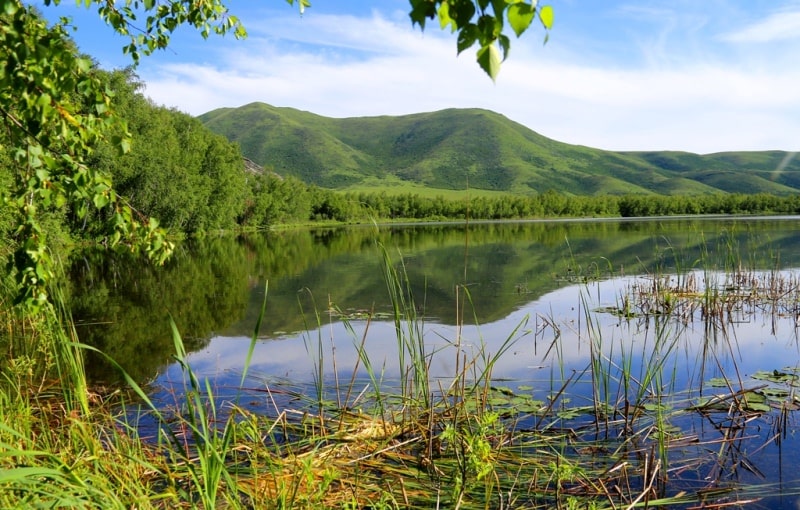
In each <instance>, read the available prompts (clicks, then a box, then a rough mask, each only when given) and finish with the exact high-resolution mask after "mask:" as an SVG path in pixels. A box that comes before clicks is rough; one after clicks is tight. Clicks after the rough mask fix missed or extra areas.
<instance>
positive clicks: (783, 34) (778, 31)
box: [721, 11, 800, 43]
mask: <svg viewBox="0 0 800 510" xmlns="http://www.w3.org/2000/svg"><path fill="white" fill-rule="evenodd" d="M798 38H800V11H794V12H777V13H774V14H772V15H770V16H768V17H767V18H765V19H763V20H761V21H757V22H755V23H753V24H750V25H748V26H747V27H745V28H742V29H740V30H736V31H733V32H728V33H726V34H723V35H722V36H721V39H722V40H724V41H728V42H735V43H768V42H775V41H785V40H789V39H798Z"/></svg>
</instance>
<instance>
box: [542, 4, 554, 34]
mask: <svg viewBox="0 0 800 510" xmlns="http://www.w3.org/2000/svg"><path fill="white" fill-rule="evenodd" d="M539 19H540V20H541V22H542V25H543V26H544V28H546V29H547V30H550V29H552V28H553V8H552V7H551V6H549V5H544V6H542V7H541V8H539Z"/></svg>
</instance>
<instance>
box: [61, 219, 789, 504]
mask: <svg viewBox="0 0 800 510" xmlns="http://www.w3.org/2000/svg"><path fill="white" fill-rule="evenodd" d="M379 246H383V247H385V249H386V252H387V253H388V254H389V257H390V258H391V259H392V261H393V263H394V265H395V267H398V268H400V270H401V271H404V273H405V274H406V275H407V279H408V282H409V286H410V288H411V289H412V293H413V295H414V300H415V303H416V308H417V313H418V314H419V316H420V318H421V321H420V327H421V328H422V331H423V338H424V342H425V345H426V348H427V349H428V350H429V352H433V351H437V354H436V355H435V356H433V358H432V363H431V366H432V371H433V374H434V375H435V376H436V377H439V378H441V379H442V380H444V381H446V380H447V379H448V377H450V376H452V374H453V373H454V365H455V360H456V359H457V356H458V353H462V355H463V354H466V355H467V356H468V357H470V358H471V357H474V356H477V357H480V355H481V353H485V354H487V355H490V354H491V353H496V352H498V351H499V350H500V349H501V348H502V347H503V346H504V345H505V342H506V341H508V340H509V339H511V340H512V341H513V344H512V345H511V347H510V348H509V349H508V351H507V352H506V353H505V354H504V355H503V356H502V357H501V358H500V359H499V361H498V362H497V364H496V365H495V367H494V370H493V376H494V377H495V378H497V379H499V380H500V379H502V383H500V382H498V385H500V384H502V385H504V386H507V387H508V388H509V389H510V390H511V391H513V392H515V394H517V395H521V396H525V397H526V398H527V397H529V398H530V399H531V400H532V401H537V402H538V401H541V402H549V400H548V399H554V400H555V402H554V408H560V409H563V410H564V411H565V413H564V414H563V415H562V416H563V417H564V418H563V420H567V421H568V423H569V426H572V427H581V426H583V425H585V424H586V423H588V422H590V421H591V419H593V417H589V416H585V415H582V414H581V413H580V412H576V413H573V414H569V413H568V411H569V410H575V409H578V408H580V407H581V406H586V405H589V404H591V402H593V401H595V400H597V399H599V400H600V401H602V402H606V403H608V405H609V406H611V407H612V408H619V407H620V406H624V405H641V406H647V405H651V406H652V405H663V406H665V407H666V408H668V409H686V408H688V407H689V406H691V405H694V404H697V403H701V402H704V401H705V400H704V399H708V398H713V397H714V396H715V395H724V394H729V393H731V392H736V391H739V390H741V389H742V388H745V389H753V388H756V389H757V392H756V393H753V397H754V399H755V398H758V402H757V403H754V404H753V405H754V406H755V407H756V408H758V409H764V410H766V409H770V408H772V409H773V411H772V412H767V413H764V414H762V415H761V416H760V417H758V418H757V419H755V420H753V421H752V422H749V423H748V424H747V426H746V427H744V426H742V427H740V426H739V425H738V424H732V423H731V422H730V421H729V420H728V421H726V420H727V418H726V416H727V414H726V413H723V412H722V411H720V410H719V409H718V410H717V411H719V412H708V413H697V412H691V413H688V412H686V413H680V412H677V411H676V412H670V413H668V415H669V422H670V423H669V425H670V426H671V427H675V429H676V430H677V429H680V430H681V431H682V434H683V436H684V437H696V438H697V441H696V442H693V443H689V444H687V446H686V447H684V448H676V449H674V450H673V451H672V453H671V455H672V458H671V459H670V466H671V468H672V469H673V470H674V473H673V474H672V475H671V478H672V479H673V480H675V479H677V480H680V481H681V483H682V485H681V487H682V488H683V489H686V490H692V489H698V488H701V487H707V486H708V484H709V480H713V479H714V477H715V476H717V474H716V472H715V471H714V469H718V468H720V467H725V468H726V469H725V473H726V474H725V475H724V476H725V477H727V478H730V479H731V480H720V482H725V481H737V482H743V483H758V484H764V483H771V484H775V487H776V490H775V491H774V493H775V494H778V495H777V496H775V497H774V498H772V499H767V500H762V501H761V502H760V503H759V504H758V505H763V506H762V507H763V508H781V507H783V508H796V504H797V502H796V501H795V498H796V496H795V494H796V493H797V492H799V491H800V481H798V480H800V476H799V475H798V474H797V473H796V471H797V467H798V466H800V460H797V459H800V456H798V455H799V454H800V448H798V442H797V437H796V435H797V416H796V414H797V413H796V412H795V411H794V409H795V408H796V407H798V403H800V399H798V398H797V397H795V390H796V386H797V384H798V383H797V379H798V378H797V377H796V376H797V375H798V374H800V343H798V322H797V321H798V313H800V303H798V299H800V291H798V290H797V289H796V287H797V285H796V283H797V281H798V277H797V274H798V271H800V269H798V268H800V219H797V218H766V219H753V218H750V219H732V218H717V219H705V220H689V219H668V220H647V221H553V222H530V223H503V224H496V223H493V224H471V225H469V226H465V225H463V224H453V225H417V226H391V227H381V228H379V229H376V228H374V227H372V228H367V227H363V228H343V229H326V230H303V231H293V232H282V233H270V234H265V235H258V236H246V237H239V238H232V237H222V238H209V239H205V240H202V241H200V242H197V243H195V244H193V245H191V246H186V247H184V248H182V250H181V252H180V253H178V254H177V256H176V257H175V259H174V260H172V261H171V262H170V263H169V265H168V266H167V267H166V268H160V269H153V268H149V267H140V266H134V265H132V264H131V263H130V262H129V261H127V260H124V259H112V260H109V259H100V258H95V257H93V256H91V255H85V256H82V257H80V258H76V260H74V262H73V265H72V282H73V283H72V286H71V294H72V303H73V304H72V308H73V313H74V315H75V318H76V320H77V321H78V323H79V332H80V334H81V336H82V339H83V340H84V341H86V342H88V343H91V344H94V345H96V346H98V347H99V348H101V349H102V350H104V351H105V352H106V353H108V354H110V355H111V356H112V357H114V358H115V359H117V360H118V361H119V362H121V363H122V365H123V366H125V367H126V369H127V370H128V371H129V372H130V373H131V374H133V375H134V376H135V377H137V378H138V379H139V380H142V381H150V382H152V384H153V385H152V387H153V392H154V396H155V397H156V398H163V399H164V401H165V402H170V401H171V399H174V395H175V392H176V391H180V390H179V389H176V388H175V386H174V385H173V383H175V382H178V381H180V380H181V373H180V370H179V368H178V367H176V366H175V365H172V364H170V356H171V354H172V339H171V336H170V327H169V322H168V320H169V317H170V316H171V317H173V318H174V320H175V322H176V323H177V325H178V327H179V329H180V331H181V333H182V335H183V337H184V340H185V342H186V344H187V348H188V349H190V350H191V354H190V356H189V361H190V363H191V365H192V367H193V369H194V370H195V371H196V372H197V373H198V374H199V375H201V376H203V377H209V378H211V379H212V380H213V381H214V385H215V387H216V388H217V389H218V392H219V393H220V394H224V393H226V392H229V393H230V394H236V393H237V392H238V391H239V389H240V385H239V382H240V379H241V374H242V366H243V363H244V360H245V359H246V357H247V352H248V349H249V346H250V338H251V336H252V335H253V330H254V327H255V324H256V318H257V316H258V314H259V311H260V309H261V304H262V303H263V301H264V297H265V291H266V292H267V300H266V303H267V305H266V314H265V316H264V320H263V324H262V326H261V328H260V330H259V331H258V332H257V334H258V338H259V341H258V342H257V344H256V346H255V350H254V353H253V357H252V363H251V366H250V369H249V372H248V374H249V377H248V379H247V383H246V385H247V386H248V387H249V388H252V389H255V390H263V389H264V388H270V387H279V386H281V385H289V386H291V387H293V388H295V389H298V388H299V390H300V391H304V389H305V390H307V391H308V392H312V391H313V389H312V386H313V384H312V383H313V378H314V374H315V373H316V372H315V368H316V365H315V362H316V360H322V362H323V365H324V367H323V368H324V377H325V383H326V385H328V386H330V387H333V386H335V384H336V381H337V379H339V380H340V381H348V380H349V378H350V377H351V374H352V372H353V367H354V366H356V365H357V360H358V354H357V352H356V349H355V347H354V346H355V345H357V344H359V343H360V342H361V341H362V338H365V339H366V340H365V341H364V342H365V343H364V345H365V348H366V350H367V352H368V353H369V357H370V360H371V361H372V364H373V366H376V367H380V368H381V370H383V374H384V379H385V383H386V384H387V385H391V384H396V382H397V381H398V380H399V378H400V367H398V363H397V342H396V334H395V326H394V323H393V322H391V321H390V320H389V319H388V316H387V314H388V313H389V312H390V311H391V303H390V301H389V298H388V292H387V286H386V281H385V278H384V270H383V257H382V254H381V250H380V248H379ZM734 269H736V270H739V271H740V273H741V274H744V275H749V276H751V277H753V278H755V279H757V280H758V281H762V282H774V284H775V285H773V287H774V288H773V290H774V293H775V294H774V300H773V301H771V302H769V303H764V302H758V303H757V302H754V301H748V300H740V301H739V304H737V305H735V306H733V305H732V306H730V307H728V308H727V309H726V313H725V314H724V315H723V316H720V317H716V318H715V317H713V316H712V317H709V316H708V314H706V313H704V310H703V308H702V306H700V305H696V306H694V307H693V308H690V307H687V308H685V309H683V311H682V312H681V313H680V314H678V315H679V316H680V317H679V318H678V319H676V318H675V315H674V314H673V315H669V316H668V315H666V314H663V315H659V314H656V313H649V314H643V313H641V312H642V311H645V310H644V308H638V309H637V308H636V306H637V305H636V301H635V297H636V296H637V295H639V293H640V291H642V289H647V288H651V287H652V285H653V281H654V277H656V276H659V275H666V276H667V279H666V280H664V284H665V285H667V286H673V287H675V288H677V287H678V286H680V285H681V284H684V285H686V284H687V281H688V280H691V282H693V284H694V288H696V289H697V290H698V292H702V290H703V289H704V288H705V287H706V286H713V287H714V288H717V289H719V291H720V292H729V293H732V292H734V290H736V291H737V292H748V291H749V292H753V289H752V288H750V285H751V283H752V281H750V282H743V281H735V282H734V281H730V280H728V279H727V277H726V274H729V273H730V272H731V271H732V270H734ZM687 279H688V280H687ZM778 285H781V287H780V288H778ZM457 288H459V289H467V291H468V299H467V298H465V296H466V294H465V293H464V291H463V290H462V291H459V292H457V290H456V289H457ZM675 294H676V296H677V294H678V293H675ZM683 297H684V298H685V297H686V296H683ZM688 300H689V301H690V302H693V303H698V300H699V298H697V299H692V298H690V299H688ZM684 302H686V299H685V300H684ZM626 303H627V304H626ZM640 306H645V305H640ZM649 311H650V312H653V311H654V310H649ZM655 311H658V310H655ZM368 316H371V319H369V320H367V317H368ZM459 317H463V319H459ZM592 353H595V356H594V360H595V363H594V364H592V363H591V357H590V356H591V354H592ZM90 363H91V369H92V376H93V377H95V378H96V379H97V380H114V379H115V377H116V375H115V374H114V372H113V371H112V370H111V369H110V367H108V366H106V365H104V364H103V363H102V362H101V360H99V359H92V360H90ZM648 366H649V367H656V366H657V367H661V370H660V371H659V373H660V374H661V377H660V378H659V379H657V380H650V381H648V376H649V374H650V373H652V371H650V370H648V369H647V367H648ZM599 370H603V371H604V372H605V373H607V374H608V375H607V376H605V377H602V378H594V379H593V377H592V373H593V371H594V372H595V373H597V371H599ZM337 371H338V373H337ZM625 374H627V375H628V377H626V376H625ZM770 374H772V376H773V377H771V378H770V377H769V376H770ZM779 376H781V377H779ZM784 376H785V377H784ZM356 377H357V379H358V380H359V384H366V382H365V381H366V379H365V376H364V374H363V371H361V372H359V373H357V375H356ZM624 380H627V381H628V384H627V386H626V385H625V384H623V383H622V381H624ZM564 385H567V390H566V391H565V392H564V393H559V390H560V389H561V388H562V386H564ZM260 395H261V396H260ZM652 395H662V397H663V395H668V397H667V398H661V399H659V401H658V402H656V401H654V400H652V398H651V397H652ZM247 405H249V406H251V407H252V408H253V409H256V410H261V411H263V412H265V413H269V412H271V407H270V405H268V403H267V400H266V398H265V397H263V393H258V392H254V393H248V396H247ZM759 405H760V406H761V407H758V406H759ZM781 406H784V408H786V409H788V410H789V412H788V413H787V414H786V415H784V417H785V418H786V419H785V420H781V419H779V418H780V414H779V413H778V412H776V411H775V410H774V409H776V408H779V407H781ZM720 409H721V408H720ZM755 410H757V409H755ZM537 421H538V419H537V418H535V417H533V416H531V417H530V423H528V425H529V426H531V427H533V426H542V424H541V423H534V422H537ZM567 421H564V423H559V424H554V426H555V425H558V426H561V425H564V424H565V423H567ZM522 425H523V426H525V422H524V419H523V422H522ZM545 425H546V424H545ZM606 433H608V431H606ZM723 437H725V438H727V439H734V440H736V441H729V442H728V443H726V445H727V446H725V447H722V446H721V445H720V443H716V442H715V441H719V440H721V439H722V438H723ZM745 438H747V439H746V440H745ZM698 458H700V459H705V462H700V463H698V462H696V461H697V459H698ZM710 466H716V468H713V467H710ZM755 507H758V506H755Z"/></svg>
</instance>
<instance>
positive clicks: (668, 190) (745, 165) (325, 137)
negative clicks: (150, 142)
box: [200, 103, 800, 195]
mask: <svg viewBox="0 0 800 510" xmlns="http://www.w3.org/2000/svg"><path fill="white" fill-rule="evenodd" d="M200 120H201V121H202V122H203V123H204V124H205V125H206V126H208V127H209V128H210V129H211V130H212V131H215V132H217V133H219V134H222V135H224V136H226V137H227V138H228V139H230V140H232V141H235V142H237V143H239V145H240V146H241V149H242V153H243V154H244V156H245V157H247V158H249V159H251V160H253V161H255V162H256V163H258V164H260V165H262V166H265V167H267V168H271V169H272V170H274V171H275V172H277V173H279V174H286V175H293V176H296V177H299V178H301V179H303V180H305V181H306V182H310V183H314V184H317V185H320V186H323V187H328V188H338V189H347V188H351V189H353V188H358V189H364V188H368V187H369V186H371V185H372V186H375V187H379V186H381V183H384V184H389V183H391V186H392V187H395V188H397V187H400V188H402V187H403V186H404V185H408V186H409V188H410V187H412V186H417V187H418V186H424V187H427V188H433V189H441V190H448V189H464V188H466V187H467V186H469V188H471V189H483V190H494V191H504V192H513V193H525V194H530V193H542V192H545V191H548V190H554V191H558V192H561V193H567V194H575V195H606V194H615V195H620V194H631V193H636V194H638V193H645V194H646V193H656V194H669V195H678V194H681V195H687V194H691V195H695V194H705V193H719V192H736V193H758V192H767V193H772V194H779V195H780V194H790V193H796V192H797V191H798V190H800V158H798V159H791V160H788V162H787V161H785V160H786V159H787V153H786V152H782V151H763V152H727V153H717V154H709V155H699V154H691V153H685V152H674V151H661V152H612V151H604V150H600V149H593V148H590V147H583V146H578V145H570V144H566V143H561V142H557V141H555V140H551V139H549V138H547V137H544V136H542V135H540V134H538V133H536V132H534V131H532V130H531V129H528V128H527V127H525V126H523V125H521V124H518V123H516V122H514V121H512V120H509V119H508V118H506V117H504V116H502V115H500V114H497V113H494V112H491V111H488V110H480V109H449V110H442V111H438V112H430V113H418V114H413V115H403V116H397V117H389V116H381V117H357V118H346V119H334V118H329V117H322V116H320V115H315V114H313V113H309V112H303V111H300V110H296V109H293V108H278V107H274V106H270V105H267V104H264V103H252V104H248V105H245V106H242V107H239V108H222V109H218V110H213V111H211V112H208V113H205V114H203V115H201V116H200Z"/></svg>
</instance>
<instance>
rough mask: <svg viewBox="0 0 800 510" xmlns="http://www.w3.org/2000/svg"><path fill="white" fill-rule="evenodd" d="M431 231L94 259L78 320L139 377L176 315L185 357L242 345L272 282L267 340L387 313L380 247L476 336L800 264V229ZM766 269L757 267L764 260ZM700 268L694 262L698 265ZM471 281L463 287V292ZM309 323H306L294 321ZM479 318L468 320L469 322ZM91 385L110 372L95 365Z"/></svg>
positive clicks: (672, 224) (242, 242) (79, 289)
mask: <svg viewBox="0 0 800 510" xmlns="http://www.w3.org/2000/svg"><path fill="white" fill-rule="evenodd" d="M465 228H466V227H465V225H464V224H451V225H442V224H438V225H435V224H430V225H417V226H411V227H402V226H388V227H381V228H380V229H375V228H374V227H373V228H367V227H357V228H339V229H313V230H293V231H285V232H271V233H267V234H263V235H248V236H242V237H239V238H235V237H232V236H231V237H224V238H214V239H205V240H201V241H197V242H196V243H192V245H191V246H190V247H187V248H185V249H184V250H183V251H181V252H180V253H178V254H177V256H176V257H175V258H174V260H172V261H171V262H170V264H168V266H167V267H166V268H161V269H155V268H151V267H149V266H141V264H139V263H137V262H135V261H131V260H129V259H127V258H122V257H112V258H110V259H106V260H103V259H101V258H99V257H93V256H90V255H87V256H84V257H82V258H79V259H76V260H75V262H74V263H73V266H72V271H71V275H72V280H73V283H72V295H73V303H72V309H73V313H74V315H75V317H76V319H78V320H80V321H81V322H83V323H89V322H95V323H101V324H99V325H96V326H92V327H89V326H81V327H80V328H79V332H80V333H81V337H82V340H84V341H86V342H88V343H91V344H93V345H96V346H98V347H100V348H101V349H102V350H104V351H105V352H107V353H108V354H110V355H111V356H113V357H114V358H115V359H117V360H118V361H120V362H121V363H123V365H125V366H126V367H127V368H128V369H129V370H131V372H132V373H133V374H134V375H135V376H137V377H146V376H150V375H152V374H153V373H154V371H155V369H156V368H155V367H158V366H159V365H161V364H162V363H164V362H166V361H167V360H168V359H169V355H170V354H171V353H172V341H171V337H170V332H169V327H168V323H167V314H168V313H170V314H172V316H173V317H175V320H176V322H177V324H178V326H179V328H180V330H181V332H182V333H183V334H184V337H185V339H186V341H187V344H188V347H189V348H194V349H196V348H200V347H202V346H203V345H204V344H205V342H206V341H207V339H208V338H209V337H210V336H211V335H212V334H213V333H214V332H224V333H225V334H235V335H244V336H249V335H250V334H251V333H252V328H253V326H254V325H255V323H256V317H257V315H258V312H259V310H260V308H261V303H262V301H263V297H264V287H265V282H266V281H269V298H268V300H267V313H266V317H265V318H264V322H263V324H262V332H263V333H264V334H266V335H267V336H270V335H274V334H275V333H277V332H297V331H302V330H303V329H305V328H306V327H311V328H313V327H315V326H316V325H317V324H316V317H315V315H314V311H317V312H319V313H320V318H321V320H322V321H327V320H328V315H327V314H326V313H325V310H326V308H327V306H328V302H329V299H330V301H331V302H332V303H334V304H335V305H337V306H338V307H340V308H341V309H343V310H344V311H353V310H359V311H369V310H375V311H377V312H387V311H389V303H388V302H387V301H388V299H387V290H386V283H385V281H384V277H383V270H382V267H381V255H380V253H379V250H378V249H377V248H376V241H380V242H381V243H382V244H383V245H384V246H385V247H386V248H387V249H388V251H389V254H390V256H391V257H392V258H393V259H394V261H395V262H396V263H398V264H399V263H400V259H401V256H402V260H403V263H404V265H405V269H406V271H407V274H408V276H409V280H410V284H411V286H412V290H413V292H414V297H415V299H416V300H417V304H418V305H419V306H422V304H423V302H424V306H425V310H424V312H425V314H426V315H427V316H428V317H435V318H436V319H437V320H438V321H441V322H442V323H445V324H452V323H453V322H454V321H455V317H456V309H455V307H456V301H455V287H456V285H459V284H466V285H467V286H468V288H469V291H470V295H471V298H472V304H473V306H474V312H475V315H476V316H477V319H478V321H479V322H484V323H485V322H490V321H495V320H499V319H502V318H503V317H505V316H507V315H508V314H509V313H510V312H511V311H513V310H514V309H516V308H518V307H520V306H522V305H524V304H526V303H528V302H530V301H533V300H536V299H538V298H539V297H540V296H542V295H544V294H545V293H547V292H549V291H551V290H553V289H555V288H556V287H558V286H560V285H562V280H564V279H566V280H569V281H572V282H574V281H580V279H581V278H584V277H595V276H601V277H602V276H607V275H608V274H609V271H612V272H614V273H619V272H620V271H621V270H622V269H623V268H624V271H625V273H626V274H632V273H634V272H635V273H642V272H650V271H654V270H656V268H660V270H661V271H664V272H669V271H674V270H675V268H676V267H680V269H681V270H688V269H691V268H693V267H697V265H698V264H703V265H704V267H709V268H712V269H713V268H723V265H724V264H729V263H730V260H731V257H732V252H733V251H735V252H736V253H735V257H739V258H740V259H741V260H742V261H743V262H744V263H746V264H747V265H748V267H755V266H760V267H772V266H773V265H774V264H775V260H774V258H775V254H777V253H780V260H781V262H782V263H784V264H789V265H791V264H793V263H796V261H793V260H791V256H793V254H795V253H800V250H798V248H800V246H798V245H799V244H800V236H797V235H796V234H795V232H796V230H797V229H798V222H786V221H784V222H775V221H759V222H753V221H752V220H751V221H749V222H748V221H741V220H739V221H738V222H737V221H734V220H725V221H708V220H706V221H702V220H701V221H698V220H664V221H647V222H643V221H599V222H598V221H571V222H567V221H561V222H531V223H508V224H497V223H494V224H475V223H473V224H470V226H469V234H468V236H465ZM465 238H466V239H468V242H467V243H466V244H467V246H466V247H465ZM762 258H763V259H766V260H765V261H763V262H761V261H759V259H762ZM699 261H702V262H699ZM465 267H466V281H465V278H464V274H465ZM301 308H302V310H304V312H305V314H306V317H305V318H304V317H303V315H302V314H301V313H300V310H301ZM464 317H465V318H466V319H467V320H471V319H472V317H473V313H472V310H469V309H468V310H467V312H466V313H465V314H464ZM90 366H93V368H92V369H93V372H94V374H95V375H96V376H98V377H108V376H109V372H108V368H107V367H105V366H104V365H102V364H101V363H100V362H99V361H98V360H92V363H91V365H90Z"/></svg>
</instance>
